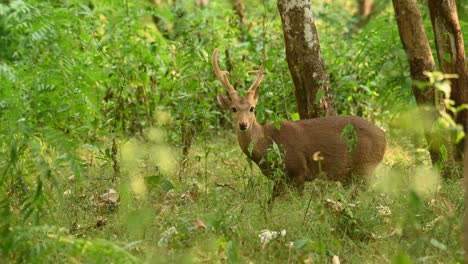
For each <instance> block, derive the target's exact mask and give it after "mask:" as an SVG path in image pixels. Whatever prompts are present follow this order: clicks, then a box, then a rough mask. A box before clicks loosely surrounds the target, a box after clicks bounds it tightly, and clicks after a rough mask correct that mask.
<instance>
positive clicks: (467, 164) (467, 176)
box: [463, 140, 468, 263]
mask: <svg viewBox="0 0 468 264" xmlns="http://www.w3.org/2000/svg"><path fill="white" fill-rule="evenodd" d="M463 177H464V185H465V219H464V229H465V230H464V231H465V232H464V239H463V248H464V249H465V263H468V210H467V208H468V140H465V159H464V161H463Z"/></svg>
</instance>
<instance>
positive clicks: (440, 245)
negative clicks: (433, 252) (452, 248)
mask: <svg viewBox="0 0 468 264" xmlns="http://www.w3.org/2000/svg"><path fill="white" fill-rule="evenodd" d="M431 244H432V245H433V246H434V247H436V248H438V249H440V250H444V251H445V250H447V246H446V245H445V244H443V243H441V242H439V241H438V240H437V239H435V238H431Z"/></svg>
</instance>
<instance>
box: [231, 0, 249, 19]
mask: <svg viewBox="0 0 468 264" xmlns="http://www.w3.org/2000/svg"><path fill="white" fill-rule="evenodd" d="M231 3H232V7H233V9H234V13H236V15H237V17H238V18H239V22H240V24H245V21H246V20H245V16H244V12H245V5H244V0H231Z"/></svg>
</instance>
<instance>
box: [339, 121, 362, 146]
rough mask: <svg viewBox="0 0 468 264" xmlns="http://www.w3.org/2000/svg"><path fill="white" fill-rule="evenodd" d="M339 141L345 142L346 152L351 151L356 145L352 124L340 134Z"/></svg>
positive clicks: (356, 138)
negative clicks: (346, 145)
mask: <svg viewBox="0 0 468 264" xmlns="http://www.w3.org/2000/svg"><path fill="white" fill-rule="evenodd" d="M340 139H343V140H346V143H347V144H348V152H351V151H353V150H354V149H355V148H356V146H357V143H358V135H357V132H356V129H355V128H354V126H353V125H352V124H347V125H346V126H345V127H344V128H343V132H341V135H340Z"/></svg>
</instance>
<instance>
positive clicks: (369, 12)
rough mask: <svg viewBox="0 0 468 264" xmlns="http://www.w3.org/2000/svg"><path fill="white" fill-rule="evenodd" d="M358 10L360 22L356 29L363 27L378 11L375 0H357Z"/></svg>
mask: <svg viewBox="0 0 468 264" xmlns="http://www.w3.org/2000/svg"><path fill="white" fill-rule="evenodd" d="M357 2H358V12H357V14H356V16H357V17H358V23H357V24H356V25H355V27H354V31H357V30H358V29H361V28H363V27H364V26H365V25H367V23H369V21H370V19H371V18H372V16H373V15H374V14H375V13H376V12H377V7H376V6H375V5H374V2H373V0H357Z"/></svg>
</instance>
